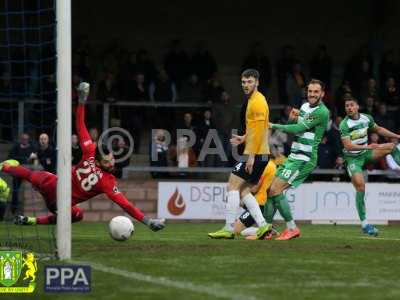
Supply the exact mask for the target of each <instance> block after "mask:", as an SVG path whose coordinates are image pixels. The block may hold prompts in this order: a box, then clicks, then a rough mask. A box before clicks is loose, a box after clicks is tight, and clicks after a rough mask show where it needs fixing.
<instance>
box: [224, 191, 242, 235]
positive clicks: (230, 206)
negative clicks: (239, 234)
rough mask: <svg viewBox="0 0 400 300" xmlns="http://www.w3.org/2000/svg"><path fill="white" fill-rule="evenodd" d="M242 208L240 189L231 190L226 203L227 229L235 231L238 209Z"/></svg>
mask: <svg viewBox="0 0 400 300" xmlns="http://www.w3.org/2000/svg"><path fill="white" fill-rule="evenodd" d="M239 208H240V194H239V191H229V192H228V196H227V202H226V205H225V227H224V228H225V229H226V230H229V231H232V232H233V226H234V224H235V221H236V218H237V215H238V211H239Z"/></svg>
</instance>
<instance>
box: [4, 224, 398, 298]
mask: <svg viewBox="0 0 400 300" xmlns="http://www.w3.org/2000/svg"><path fill="white" fill-rule="evenodd" d="M219 226H220V225H219V224H192V223H190V224H168V226H167V228H166V229H165V230H164V231H162V232H158V233H153V232H151V231H149V230H148V229H147V228H145V227H144V226H142V225H140V224H139V225H136V232H135V234H134V236H133V237H132V238H131V239H130V240H128V241H126V242H116V241H113V240H111V239H110V237H109V235H108V232H107V224H105V223H79V224H74V225H73V258H74V260H75V261H85V262H90V263H93V264H96V266H98V264H100V265H101V266H107V267H112V268H114V269H113V270H122V271H126V272H125V273H124V274H125V277H124V276H121V275H116V274H110V273H107V272H104V271H99V270H98V268H97V267H96V268H94V266H95V265H93V269H92V292H91V293H89V294H48V293H44V292H43V286H44V271H43V269H44V268H43V266H44V265H47V264H54V261H50V262H47V261H46V262H39V271H38V276H37V277H38V286H37V290H36V291H35V293H34V294H33V295H29V296H28V295H26V296H25V295H11V294H10V295H4V294H3V295H0V298H1V299H98V300H100V299H118V300H119V299H223V298H225V299H226V298H238V299H239V298H241V299H243V298H244V299H266V300H268V299H363V300H365V299H400V279H399V276H398V275H399V273H400V255H399V250H400V230H399V229H400V228H399V227H396V226H383V227H379V228H380V230H381V235H380V237H379V238H368V237H366V236H364V235H361V233H360V228H359V226H331V225H303V226H301V230H302V237H301V238H299V239H296V240H292V241H284V242H283V241H246V240H244V239H237V240H211V239H209V238H208V237H207V235H206V233H207V232H209V231H214V230H216V229H219ZM24 230H26V231H28V230H31V229H29V228H28V227H25V228H24ZM129 272H131V273H129ZM132 272H134V273H132ZM137 273H140V274H137ZM132 274H134V275H133V277H132V276H131V275H132ZM143 274H146V275H150V276H152V278H150V279H149V278H148V277H144V276H143ZM126 276H127V277H128V278H127V277H126ZM135 276H139V279H140V280H138V278H137V277H135ZM143 278H147V279H148V280H149V281H150V282H146V281H143ZM147 279H146V280H147ZM161 284H164V285H161Z"/></svg>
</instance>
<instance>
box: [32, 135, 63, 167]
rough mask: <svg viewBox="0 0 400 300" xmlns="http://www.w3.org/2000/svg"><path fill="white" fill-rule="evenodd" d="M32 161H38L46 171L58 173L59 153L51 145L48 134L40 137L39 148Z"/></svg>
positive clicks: (33, 154)
mask: <svg viewBox="0 0 400 300" xmlns="http://www.w3.org/2000/svg"><path fill="white" fill-rule="evenodd" d="M30 159H34V160H35V159H37V160H38V161H39V163H40V164H41V165H42V167H43V169H44V170H45V171H47V172H50V173H53V174H56V173H57V166H56V165H57V152H56V150H55V149H54V148H53V147H52V146H51V145H50V139H49V136H48V135H47V134H46V133H42V134H41V135H40V136H39V147H38V149H37V151H36V152H35V153H32V155H31V156H30Z"/></svg>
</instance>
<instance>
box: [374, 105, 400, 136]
mask: <svg viewBox="0 0 400 300" xmlns="http://www.w3.org/2000/svg"><path fill="white" fill-rule="evenodd" d="M374 119H375V122H376V123H377V124H378V125H379V126H382V127H384V128H387V129H389V130H390V131H395V130H396V123H395V121H394V119H393V117H392V116H391V115H390V114H389V113H388V111H387V107H386V104H385V103H380V104H379V106H378V111H377V113H376V114H375V116H374Z"/></svg>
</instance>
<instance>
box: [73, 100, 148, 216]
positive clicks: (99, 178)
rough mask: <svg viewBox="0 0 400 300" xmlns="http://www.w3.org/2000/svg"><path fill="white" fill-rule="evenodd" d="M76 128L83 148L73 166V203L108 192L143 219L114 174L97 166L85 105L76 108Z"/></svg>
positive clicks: (107, 193)
mask: <svg viewBox="0 0 400 300" xmlns="http://www.w3.org/2000/svg"><path fill="white" fill-rule="evenodd" d="M76 130H77V132H78V137H79V143H80V146H81V149H82V159H81V161H80V162H79V163H78V164H77V165H75V166H74V167H73V168H72V203H71V205H72V206H74V205H76V204H78V203H80V202H83V201H86V200H89V199H91V198H93V197H95V196H97V195H99V194H103V193H104V194H106V195H107V196H108V198H110V199H111V200H112V201H114V202H115V203H117V204H118V205H119V206H121V208H122V209H124V210H125V211H126V212H127V213H128V214H129V215H131V216H132V217H134V218H135V219H137V220H139V221H142V220H143V217H144V214H143V213H142V212H141V211H140V210H139V209H138V208H136V207H135V206H134V205H133V204H132V203H131V202H129V201H128V199H126V198H125V196H124V195H123V194H122V193H121V192H120V191H119V190H118V188H117V185H116V179H115V177H114V175H112V174H111V173H109V172H106V171H104V170H102V169H101V168H99V167H97V166H96V163H95V154H96V144H95V143H93V141H92V139H91V138H90V135H89V132H88V131H87V128H86V125H85V106H84V105H81V104H79V105H78V107H77V110H76Z"/></svg>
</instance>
